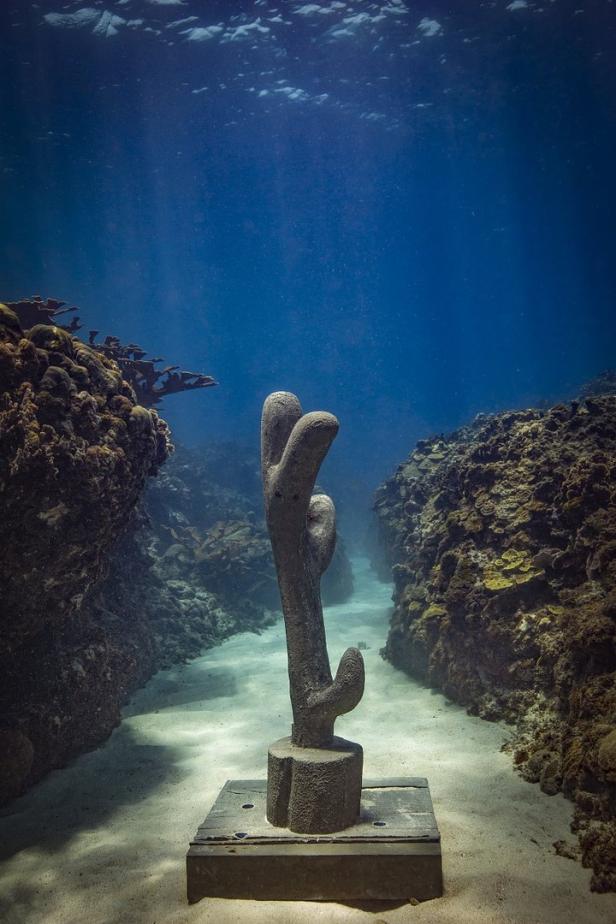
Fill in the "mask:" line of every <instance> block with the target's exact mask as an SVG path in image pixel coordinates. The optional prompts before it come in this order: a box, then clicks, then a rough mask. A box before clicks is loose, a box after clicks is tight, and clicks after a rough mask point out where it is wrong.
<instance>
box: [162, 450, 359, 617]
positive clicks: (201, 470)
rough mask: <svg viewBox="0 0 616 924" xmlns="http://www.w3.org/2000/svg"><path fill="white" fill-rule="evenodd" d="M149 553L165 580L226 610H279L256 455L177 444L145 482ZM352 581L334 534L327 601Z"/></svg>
mask: <svg viewBox="0 0 616 924" xmlns="http://www.w3.org/2000/svg"><path fill="white" fill-rule="evenodd" d="M146 507H147V511H148V514H149V519H150V527H151V550H152V552H153V554H154V556H155V558H156V559H157V560H158V561H159V564H158V565H157V567H158V569H159V571H160V572H161V573H164V575H165V577H166V579H178V580H186V581H188V582H189V583H190V584H191V585H192V586H202V587H205V588H207V589H208V590H209V591H213V592H215V593H216V594H219V595H220V597H221V598H222V599H223V600H224V601H225V603H226V605H228V606H232V605H233V606H238V605H241V606H242V607H245V606H249V607H255V606H256V607H259V608H261V609H263V608H265V609H268V608H269V609H276V610H278V609H279V608H280V595H279V592H278V584H277V581H276V572H275V569H274V561H273V558H272V551H271V545H270V541H269V538H268V535H267V531H266V528H265V523H264V520H263V500H262V490H261V484H260V476H259V459H258V456H257V454H256V453H253V452H252V451H251V450H250V449H248V448H246V447H242V446H237V445H235V444H233V443H220V444H216V445H212V446H209V447H205V448H204V449H202V450H200V451H198V452H197V451H196V450H192V449H187V448H186V447H183V446H179V447H177V450H176V452H175V454H174V456H173V458H172V459H171V460H170V462H169V463H168V464H167V465H166V466H165V468H164V469H163V470H162V471H161V473H160V474H159V476H158V477H157V478H156V479H155V480H154V481H152V482H151V483H150V485H149V487H148V491H147V495H146ZM352 591H353V577H352V573H351V566H350V562H349V559H348V557H347V554H346V551H345V548H344V543H343V541H342V539H341V538H340V537H338V539H337V547H336V551H335V553H334V557H333V559H332V563H331V565H330V567H329V569H328V570H327V572H326V573H325V575H324V579H323V582H322V592H323V600H324V602H325V603H326V604H332V603H342V602H344V600H346V599H348V597H349V596H350V595H351V593H352Z"/></svg>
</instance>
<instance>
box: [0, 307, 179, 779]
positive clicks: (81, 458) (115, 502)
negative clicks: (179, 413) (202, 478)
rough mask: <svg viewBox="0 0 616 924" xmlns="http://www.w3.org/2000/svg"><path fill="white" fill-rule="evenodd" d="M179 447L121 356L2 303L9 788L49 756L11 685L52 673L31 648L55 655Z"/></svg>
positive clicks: (0, 437) (0, 488)
mask: <svg viewBox="0 0 616 924" xmlns="http://www.w3.org/2000/svg"><path fill="white" fill-rule="evenodd" d="M169 450H170V443H169V437H168V429H167V426H166V424H165V423H164V421H162V420H161V419H160V418H159V417H158V415H157V414H156V412H155V411H152V410H147V409H146V408H144V407H141V406H139V405H138V404H137V403H136V401H135V395H134V393H133V391H132V389H131V388H130V386H129V385H127V383H126V382H125V381H124V380H123V378H122V375H121V373H120V370H119V368H118V366H117V365H116V363H115V362H113V360H110V359H108V358H106V357H104V356H102V355H101V354H100V353H98V352H97V351H96V349H94V348H92V347H90V346H87V345H86V344H84V343H82V342H81V341H80V340H79V339H77V338H76V337H74V336H73V335H72V334H71V332H69V331H67V330H64V329H63V328H61V327H58V326H55V325H50V324H34V326H32V327H31V328H29V329H27V330H23V329H22V327H21V324H20V321H19V318H18V316H17V314H16V313H15V312H14V311H12V310H11V309H10V308H9V307H7V306H6V305H0V545H1V548H2V556H1V557H0V588H1V592H0V624H1V626H2V632H1V633H0V676H1V677H2V679H1V680H0V704H2V706H3V708H2V715H3V720H2V722H1V723H0V724H1V725H2V727H0V738H2V737H3V739H6V740H10V741H11V742H13V744H12V746H11V751H12V754H13V758H12V759H13V765H14V766H13V771H12V775H11V779H12V782H9V784H8V791H9V792H10V791H11V790H13V791H19V790H20V789H21V786H22V784H23V781H24V779H26V778H27V777H28V775H29V773H30V771H31V767H32V766H34V765H35V764H36V763H37V760H38V758H39V756H40V755H38V754H37V753H36V751H37V747H36V742H33V741H32V740H31V738H30V734H29V726H28V722H27V719H25V718H24V717H23V714H22V718H21V719H18V718H16V717H15V716H14V713H13V712H12V710H11V709H10V708H8V707H7V708H5V707H6V704H7V702H9V703H14V702H15V701H16V697H17V691H16V690H15V688H14V687H13V688H11V683H12V682H18V683H19V682H20V681H19V677H22V676H25V674H26V673H27V672H28V671H29V670H31V671H36V670H37V667H38V668H39V669H40V667H41V665H40V664H39V665H37V664H35V663H32V657H30V656H26V655H25V652H26V650H28V651H29V650H30V649H28V647H27V646H31V647H32V651H40V652H42V653H43V652H44V653H45V654H44V655H42V656H43V657H45V658H49V657H51V654H50V652H51V651H52V649H53V647H54V645H55V639H56V637H57V635H56V633H62V632H63V631H64V627H65V626H66V625H67V624H68V621H69V620H70V619H71V617H73V616H74V615H75V614H76V613H77V612H78V611H79V609H80V606H81V604H82V601H83V600H84V597H85V595H86V593H87V591H88V588H89V587H90V586H91V585H92V584H94V582H96V581H97V580H98V579H99V578H100V577H101V575H102V573H103V569H104V564H105V559H106V556H107V553H108V551H109V549H110V548H111V546H112V544H113V543H114V541H115V539H116V538H117V536H118V535H119V533H120V532H121V531H122V529H123V528H124V526H125V524H126V521H127V518H128V517H129V514H130V512H131V511H132V509H133V507H134V506H135V504H136V502H137V500H138V498H139V496H140V495H141V493H142V491H143V488H144V485H145V482H146V479H147V477H148V476H149V475H153V474H155V473H156V471H157V470H158V468H159V466H160V465H161V464H162V462H164V460H165V459H166V458H167V455H168V453H169ZM75 632H76V633H77V629H75ZM93 657H94V656H93ZM97 664H98V665H103V664H104V658H103V659H102V660H101V659H100V658H98V660H97ZM20 666H21V667H20ZM58 669H59V668H58ZM97 669H98V668H97ZM100 669H103V667H102V666H101V668H100ZM15 678H17V680H15ZM7 715H9V716H10V715H13V719H12V720H11V722H10V723H9V724H6V723H7V718H6V717H7ZM7 736H8V737H7Z"/></svg>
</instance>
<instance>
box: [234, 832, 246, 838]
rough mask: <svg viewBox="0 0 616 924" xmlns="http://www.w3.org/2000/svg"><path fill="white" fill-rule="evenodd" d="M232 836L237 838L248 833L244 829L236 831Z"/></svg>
mask: <svg viewBox="0 0 616 924" xmlns="http://www.w3.org/2000/svg"><path fill="white" fill-rule="evenodd" d="M233 837H239V838H242V837H248V834H247V833H246V831H236V832H235V834H234V835H233Z"/></svg>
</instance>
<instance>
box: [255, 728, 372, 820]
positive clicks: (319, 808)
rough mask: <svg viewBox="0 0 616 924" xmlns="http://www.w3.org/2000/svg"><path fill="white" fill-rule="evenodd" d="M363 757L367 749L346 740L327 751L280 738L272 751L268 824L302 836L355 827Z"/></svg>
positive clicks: (336, 741) (268, 775)
mask: <svg viewBox="0 0 616 924" xmlns="http://www.w3.org/2000/svg"><path fill="white" fill-rule="evenodd" d="M363 759H364V754H363V751H362V748H361V746H360V745H359V744H355V743H354V742H353V741H345V739H344V738H336V737H334V738H333V739H332V743H331V745H330V746H329V747H326V748H302V747H299V746H298V745H296V744H293V743H292V741H291V739H290V738H280V740H279V741H276V742H274V744H272V745H271V747H270V749H269V753H268V768H267V820H268V821H269V822H270V824H272V825H275V826H276V827H277V828H289V829H290V830H291V831H296V832H297V833H298V834H329V833H331V832H333V831H342V830H344V828H349V827H351V825H354V824H355V822H356V821H357V819H358V817H359V805H360V801H361V781H362V768H363Z"/></svg>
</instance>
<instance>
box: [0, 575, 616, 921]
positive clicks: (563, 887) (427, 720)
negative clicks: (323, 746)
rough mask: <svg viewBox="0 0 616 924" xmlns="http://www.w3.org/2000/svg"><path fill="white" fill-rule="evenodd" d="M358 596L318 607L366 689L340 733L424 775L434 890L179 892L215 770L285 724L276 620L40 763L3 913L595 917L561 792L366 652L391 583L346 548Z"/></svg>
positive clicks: (12, 844)
mask: <svg viewBox="0 0 616 924" xmlns="http://www.w3.org/2000/svg"><path fill="white" fill-rule="evenodd" d="M354 565H355V576H356V588H357V590H356V592H355V594H354V597H353V600H352V601H351V602H350V603H348V604H344V605H341V606H336V607H330V608H328V609H327V610H326V623H327V631H328V638H329V649H330V654H331V657H332V662H333V661H334V659H335V660H336V663H337V658H338V657H339V655H340V654H341V653H342V651H343V650H344V648H345V647H347V646H348V645H349V644H357V643H358V642H359V641H362V642H365V643H366V645H367V646H368V649H367V650H366V651H365V652H364V654H365V658H366V668H367V684H366V693H365V696H364V699H363V700H362V703H361V704H360V706H359V707H358V708H357V709H356V710H355V712H354V713H352V714H351V715H350V716H347V717H345V718H342V719H339V720H338V723H337V726H336V729H337V731H338V733H339V734H342V735H344V736H345V737H348V738H351V739H353V740H355V741H359V742H361V744H362V745H363V747H364V752H365V771H364V772H365V775H366V776H370V777H379V776H381V777H383V776H392V775H408V776H427V777H428V779H429V782H430V787H431V791H432V797H433V801H434V806H435V812H436V817H437V821H438V824H439V827H440V829H441V835H442V845H443V855H444V857H443V862H444V875H445V887H446V893H445V896H444V897H443V898H441V899H437V900H435V901H431V902H426V903H424V904H423V905H415V906H414V905H411V904H402V905H401V904H399V903H398V904H396V905H391V904H385V903H373V904H336V903H312V902H294V903H292V902H253V901H227V900H221V899H205V900H203V901H201V902H199V903H198V904H196V905H193V906H189V905H187V904H186V901H185V897H184V896H185V873H184V856H185V852H186V849H187V845H188V842H189V839H190V837H191V836H192V835H193V834H194V831H195V829H196V827H197V825H198V823H200V822H201V821H202V819H203V818H204V816H205V814H206V813H207V810H208V809H209V807H210V806H211V804H212V802H213V801H214V799H215V797H216V795H217V793H218V791H219V789H220V787H221V785H222V784H223V783H224V781H225V780H226V779H229V778H235V779H241V778H247V779H250V778H252V779H255V778H258V777H264V776H265V765H266V753H267V745H268V743H269V742H270V741H273V740H274V739H276V738H278V737H281V736H282V735H286V734H288V731H289V726H290V707H289V703H288V693H287V677H286V648H285V644H284V631H283V627H282V624H281V623H279V624H277V625H276V626H275V627H273V628H272V629H269V630H267V631H266V632H265V633H263V634H262V635H260V636H257V635H252V634H248V633H247V634H242V635H239V636H236V637H234V638H233V639H231V640H230V641H228V642H226V643H225V644H224V645H222V646H220V647H219V648H216V649H213V650H210V651H208V652H206V653H205V654H204V655H203V656H202V657H201V658H198V659H197V660H195V661H193V662H191V663H190V664H188V665H186V666H182V667H180V668H177V669H174V670H168V671H163V672H161V673H159V674H158V675H157V676H156V677H155V678H153V679H152V681H151V682H150V683H149V684H148V685H147V686H146V687H144V689H142V690H141V691H139V692H138V693H137V694H136V695H135V697H134V698H133V700H132V701H131V703H130V704H129V706H128V707H127V708H126V710H125V718H124V721H123V723H122V725H121V726H120V727H119V728H118V729H116V731H115V732H114V733H113V735H112V736H111V738H110V739H109V740H108V741H107V742H106V744H105V745H104V746H103V747H101V748H99V749H98V750H96V751H93V752H91V753H90V754H86V755H84V756H82V757H80V758H79V759H78V760H76V761H74V762H73V763H72V764H71V766H69V767H68V768H66V769H64V770H60V771H57V772H55V773H53V774H51V776H50V777H48V778H47V779H46V780H45V781H44V782H43V783H42V784H40V785H39V786H38V787H37V788H36V789H35V790H34V791H32V792H31V793H29V794H28V795H26V796H25V797H23V798H22V799H20V800H18V801H16V802H14V803H13V804H12V805H11V806H10V807H9V809H8V810H5V813H4V816H3V817H2V818H0V856H1V857H2V863H1V865H0V920H2V921H3V922H4V924H42V922H44V924H83V922H87V924H142V922H143V924H184V922H186V924H191V922H212V924H243V922H263V924H295V922H297V924H300V922H311V924H312V922H332V924H336V922H361V921H366V922H368V921H372V922H374V924H385V922H388V924H406V922H413V924H423V922H430V924H454V922H455V924H466V922H478V924H483V922H486V924H487V922H489V924H543V922H545V924H551V922H554V924H563V922H575V924H594V922H607V921H616V895H594V894H592V893H590V892H589V891H588V882H589V874H588V871H586V870H584V869H582V867H581V866H580V865H579V864H578V863H575V862H573V861H571V860H568V859H565V858H562V857H558V856H556V855H555V853H554V850H553V847H552V843H553V841H555V840H557V839H566V840H570V841H573V837H572V835H571V834H570V833H569V822H570V818H571V806H570V804H569V803H567V802H566V801H565V800H564V799H563V798H562V797H560V796H555V797H551V798H550V797H547V796H545V795H544V794H543V793H541V792H540V790H539V788H538V787H536V786H531V785H529V784H528V783H524V782H523V781H522V780H520V779H519V778H518V777H517V776H516V775H515V773H514V772H513V770H512V767H511V761H510V758H509V757H508V756H507V755H505V754H502V753H501V752H500V750H499V748H500V746H501V744H502V742H503V740H504V738H505V737H506V735H507V729H506V727H505V726H502V725H499V724H496V723H488V722H484V721H482V720H481V719H475V718H472V717H469V716H467V715H466V714H465V712H464V711H463V710H462V709H460V708H459V707H457V706H455V705H452V704H450V703H448V702H447V700H446V699H445V698H444V697H443V696H441V695H440V694H437V693H434V692H431V691H430V690H427V689H425V688H423V687H422V686H420V685H418V684H415V683H413V682H412V681H411V680H409V678H408V677H407V676H406V675H404V674H402V673H400V672H398V671H396V670H394V669H393V668H392V667H391V666H390V665H389V664H387V663H386V662H384V661H383V660H382V658H381V657H380V655H379V648H380V647H381V646H382V644H383V642H384V639H385V636H386V630H387V616H388V610H389V607H390V599H389V598H390V587H389V586H388V585H385V584H382V583H379V582H378V581H376V580H375V579H374V577H373V576H372V574H371V572H370V570H369V569H368V567H367V564H366V562H365V561H362V560H356V561H355V563H354Z"/></svg>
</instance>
